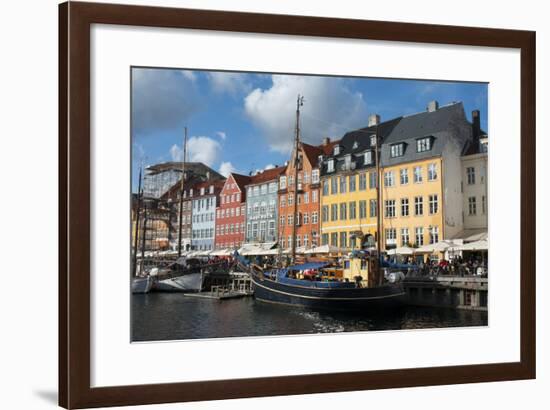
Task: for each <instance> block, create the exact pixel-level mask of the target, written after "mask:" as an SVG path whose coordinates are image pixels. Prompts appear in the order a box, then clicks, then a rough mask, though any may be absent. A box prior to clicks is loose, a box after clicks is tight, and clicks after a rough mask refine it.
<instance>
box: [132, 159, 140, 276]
mask: <svg viewBox="0 0 550 410" xmlns="http://www.w3.org/2000/svg"><path fill="white" fill-rule="evenodd" d="M137 195H138V197H137V209H136V213H135V215H136V226H135V230H134V254H133V258H132V259H133V260H132V276H136V271H137V253H138V237H139V214H140V213H141V196H142V192H141V167H139V182H138V194H137Z"/></svg>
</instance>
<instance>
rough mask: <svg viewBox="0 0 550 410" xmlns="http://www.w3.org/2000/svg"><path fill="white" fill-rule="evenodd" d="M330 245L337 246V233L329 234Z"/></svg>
mask: <svg viewBox="0 0 550 410" xmlns="http://www.w3.org/2000/svg"><path fill="white" fill-rule="evenodd" d="M330 244H331V245H332V246H338V233H336V232H332V233H331V234H330Z"/></svg>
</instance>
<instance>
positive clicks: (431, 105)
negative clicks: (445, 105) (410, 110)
mask: <svg viewBox="0 0 550 410" xmlns="http://www.w3.org/2000/svg"><path fill="white" fill-rule="evenodd" d="M438 109H439V103H438V102H437V101H436V100H433V101H430V102H429V103H428V107H426V110H427V111H428V112H434V111H437V110H438Z"/></svg>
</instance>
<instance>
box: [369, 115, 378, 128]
mask: <svg viewBox="0 0 550 410" xmlns="http://www.w3.org/2000/svg"><path fill="white" fill-rule="evenodd" d="M378 124H380V116H379V115H378V114H371V115H369V127H372V126H373V125H378Z"/></svg>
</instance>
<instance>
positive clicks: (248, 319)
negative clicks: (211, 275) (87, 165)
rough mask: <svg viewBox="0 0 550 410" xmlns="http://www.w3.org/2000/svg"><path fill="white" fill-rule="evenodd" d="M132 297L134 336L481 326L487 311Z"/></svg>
mask: <svg viewBox="0 0 550 410" xmlns="http://www.w3.org/2000/svg"><path fill="white" fill-rule="evenodd" d="M131 299H132V341H135V342H138V341H155V340H156V341H158V340H182V339H203V338H218V337H243V336H274V335H296V334H311V333H335V332H357V331H369V330H370V331H372V330H398V329H426V328H440V327H463V326H486V325H487V317H488V314H487V312H479V311H469V310H455V309H447V308H431V307H411V306H409V307H403V308H401V309H397V310H391V311H386V312H376V313H375V314H364V313H350V312H329V311H314V310H305V309H302V308H296V307H291V306H283V305H273V304H269V303H265V302H259V301H256V300H254V298H252V297H246V298H241V299H229V300H223V301H219V300H212V299H198V298H193V297H187V296H184V295H183V294H181V293H149V294H145V295H140V294H134V295H132V297H131Z"/></svg>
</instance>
